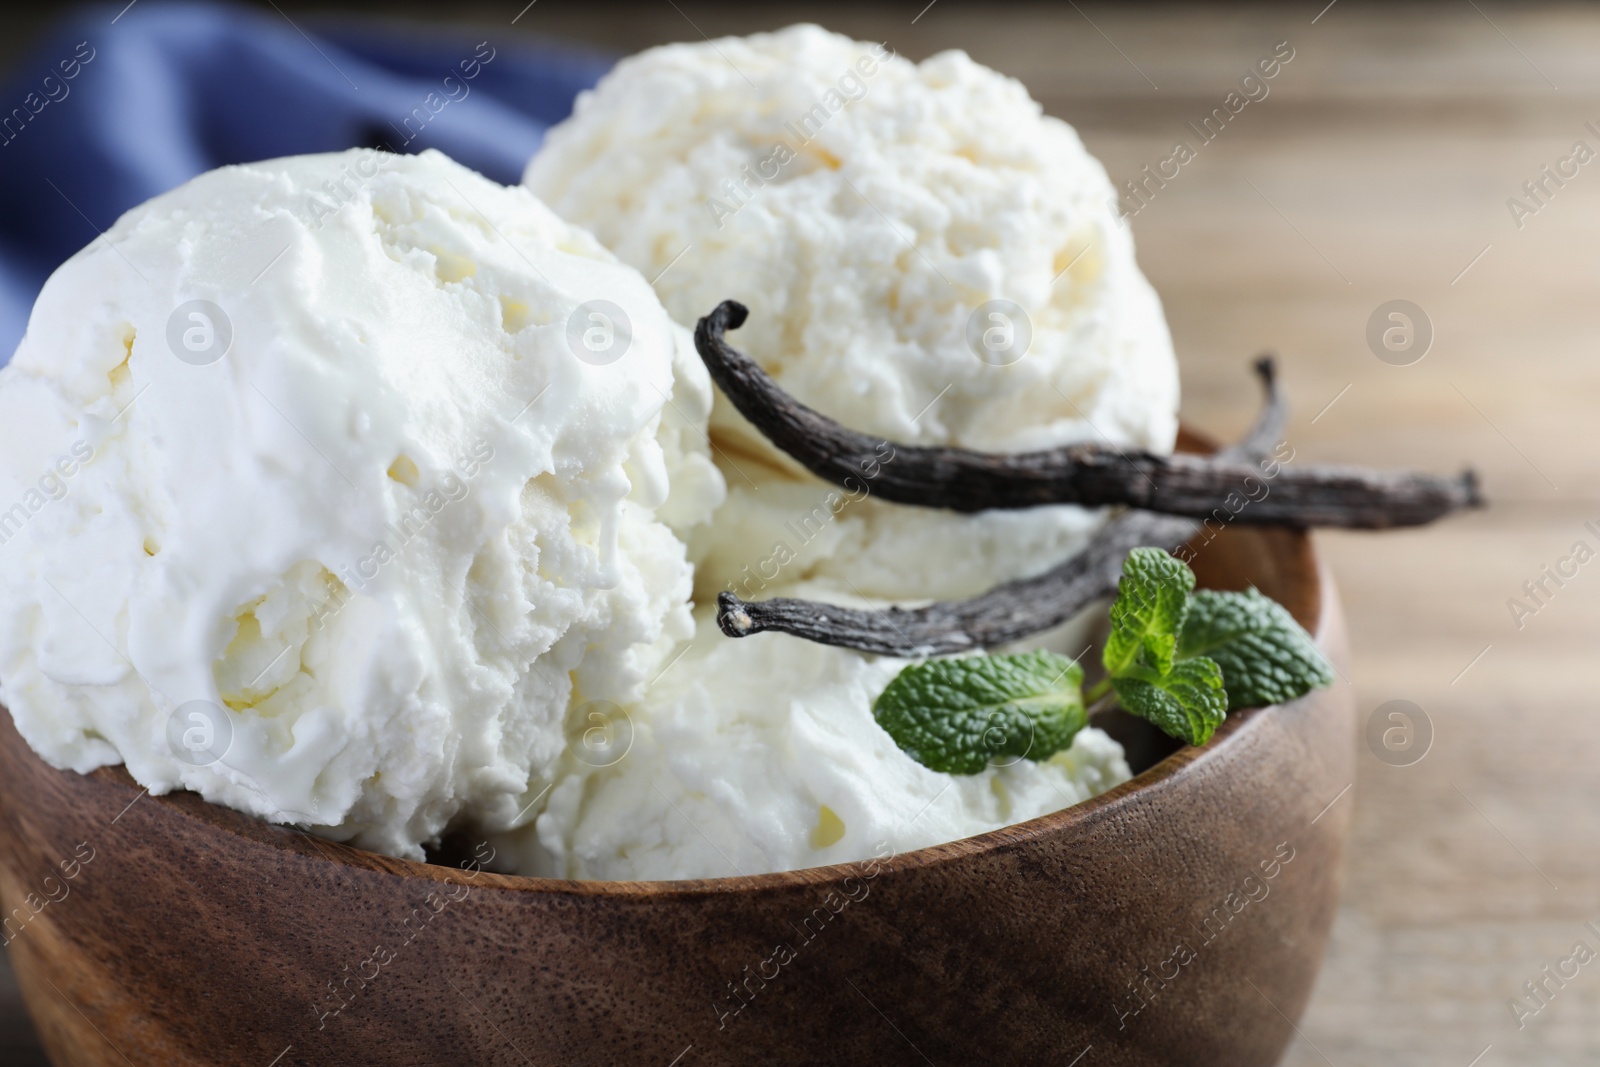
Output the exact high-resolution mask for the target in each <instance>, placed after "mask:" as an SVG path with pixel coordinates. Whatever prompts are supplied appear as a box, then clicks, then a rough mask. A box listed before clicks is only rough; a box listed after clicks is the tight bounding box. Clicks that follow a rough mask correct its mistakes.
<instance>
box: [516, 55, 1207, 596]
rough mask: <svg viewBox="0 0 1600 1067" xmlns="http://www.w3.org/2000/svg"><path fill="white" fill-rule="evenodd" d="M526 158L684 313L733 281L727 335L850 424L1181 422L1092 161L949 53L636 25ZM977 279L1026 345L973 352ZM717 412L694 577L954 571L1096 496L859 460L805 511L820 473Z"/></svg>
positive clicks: (1141, 288) (549, 188)
mask: <svg viewBox="0 0 1600 1067" xmlns="http://www.w3.org/2000/svg"><path fill="white" fill-rule="evenodd" d="M526 182H527V184H528V185H529V186H530V187H531V188H532V189H533V190H534V191H535V192H536V193H538V194H539V195H540V196H541V197H542V198H543V199H544V200H545V201H546V202H547V203H549V204H550V205H551V206H552V207H553V208H554V209H555V210H556V211H557V212H558V213H560V214H561V215H562V216H563V217H565V218H568V219H570V220H572V221H574V222H577V223H579V224H582V225H585V226H588V227H590V228H592V229H593V230H594V232H595V234H596V235H597V236H598V237H599V238H600V240H601V241H602V242H604V243H605V244H606V245H607V246H608V247H610V248H611V249H612V250H613V251H615V252H616V253H617V254H618V255H619V256H620V257H621V258H622V259H624V260H625V261H627V262H629V263H631V264H633V265H634V266H636V267H638V268H639V269H640V270H641V271H643V272H644V273H645V274H646V275H647V276H648V277H652V278H656V281H655V283H654V284H655V287H656V290H657V292H658V293H659V294H660V296H661V299H662V302H663V303H664V304H665V306H666V307H667V309H668V311H670V312H671V313H672V314H673V315H674V317H676V318H677V319H678V320H679V321H681V322H685V323H690V322H693V321H694V320H696V319H697V318H699V317H700V316H701V315H704V314H706V313H707V312H708V311H710V310H711V309H712V308H713V307H715V306H716V305H717V304H718V303H719V302H720V301H722V300H724V299H727V298H734V299H738V300H740V301H741V302H743V303H745V304H747V305H748V306H749V307H750V309H751V316H750V319H749V321H748V322H747V323H746V325H745V326H744V327H743V328H742V329H740V330H739V331H737V332H735V333H734V334H732V335H730V336H731V339H732V341H733V342H734V343H735V344H736V345H738V346H739V347H740V348H741V349H743V350H744V351H746V352H747V353H749V354H750V355H752V356H753V357H754V358H756V359H757V360H758V361H759V362H760V363H761V364H762V366H763V367H765V368H766V369H767V370H768V371H769V372H770V373H772V374H773V375H774V376H775V377H776V378H777V380H778V381H779V382H780V383H781V384H782V385H783V386H784V387H785V388H786V389H788V390H789V391H790V392H791V393H793V394H794V395H795V396H796V397H798V398H799V399H800V400H802V401H804V402H805V403H807V404H810V405H812V406H814V407H816V408H818V409H819V410H821V411H823V412H825V413H827V414H829V415H831V416H833V417H834V418H837V419H839V420H840V421H842V422H844V423H845V424H847V425H849V426H852V427H855V428H857V429H861V430H864V431H869V432H873V433H878V434H882V435H885V436H887V437H889V438H891V439H896V440H901V441H906V442H909V443H918V444H952V445H961V446H966V447H971V448H977V449H986V450H1021V449H1032V448H1043V447H1048V446H1053V445H1060V444H1066V443H1072V442H1078V441H1085V440H1095V439H1101V440H1108V441H1111V442H1113V443H1116V444H1118V445H1121V446H1125V447H1126V446H1138V447H1143V448H1150V449H1155V450H1166V449H1169V448H1170V447H1171V445H1172V442H1173V437H1174V434H1175V432H1176V417H1175V413H1176V410H1177V395H1178V387H1177V369H1176V363H1175V360H1174V358H1173V354H1172V344H1171V340H1170V337H1169V336H1168V333H1167V328H1166V323H1165V321H1164V319H1163V316H1162V312H1161V306H1160V303H1159V301H1158V300H1157V298H1156V295H1155V293H1154V291H1153V290H1152V289H1151V287H1150V285H1149V284H1148V283H1147V282H1146V281H1145V279H1144V277H1143V276H1142V275H1141V274H1140V272H1139V269H1138V266H1137V264H1136V263H1135V261H1134V255H1133V244H1132V238H1131V236H1130V234H1129V232H1128V231H1127V229H1126V228H1124V227H1122V226H1121V225H1120V224H1119V223H1118V222H1117V221H1116V220H1115V219H1114V217H1113V216H1112V215H1111V214H1110V213H1109V212H1108V210H1107V206H1106V205H1107V204H1108V202H1109V201H1110V200H1111V199H1112V198H1113V195H1114V193H1113V189H1112V187H1111V184H1110V181H1109V179H1108V178H1107V177H1106V174H1105V170H1104V168H1103V167H1101V165H1100V164H1099V163H1098V162H1097V161H1096V160H1095V159H1094V158H1093V157H1092V156H1090V155H1089V154H1088V152H1086V151H1085V150H1084V147H1083V145H1082V143H1081V142H1080V141H1079V139H1078V137H1077V134H1076V133H1075V132H1074V131H1073V130H1072V128H1071V127H1070V126H1068V125H1066V124H1065V123H1063V122H1061V121H1059V120H1057V119H1054V118H1050V117H1047V116H1044V115H1043V114H1042V112H1041V110H1040V108H1039V105H1038V104H1037V103H1035V102H1034V101H1033V100H1032V99H1030V98H1029V96H1028V94H1027V91H1026V90H1025V89H1024V88H1023V87H1022V86H1021V85H1020V84H1019V83H1018V82H1016V81H1014V80H1012V79H1010V78H1006V77H1003V76H1002V75H1000V74H997V73H995V72H994V71H991V70H988V69H986V68H984V67H981V66H979V65H978V64H976V63H974V62H972V61H971V60H970V59H968V58H967V56H966V55H965V54H963V53H960V52H946V53H942V54H940V55H937V56H934V57H932V58H931V59H928V60H927V61H925V62H923V63H921V64H912V63H910V62H908V61H906V60H904V59H901V58H899V57H895V56H892V55H889V54H887V52H886V50H884V49H882V48H880V47H879V46H876V45H869V44H862V43H859V42H854V41H851V40H849V39H848V38H845V37H841V36H838V35H835V34H830V33H827V32H825V31H823V30H821V29H819V28H817V27H815V26H795V27H791V28H790V29H787V30H784V31H782V32H779V33H773V34H759V35H756V36H753V37H748V38H730V39H723V40H719V41H716V42H714V43H713V42H707V43H701V44H687V45H673V46H669V47H665V48H658V49H653V50H651V51H648V52H645V53H643V54H641V55H638V56H635V57H632V58H630V59H627V60H624V61H623V62H622V63H621V64H619V65H618V66H617V68H616V69H615V70H614V71H613V72H612V73H611V74H609V75H608V76H607V77H606V78H605V79H603V80H602V81H601V83H600V85H599V86H598V87H597V88H596V89H595V90H593V91H592V92H587V93H584V94H582V95H581V96H580V97H579V99H578V103H577V107H576V110H575V113H574V115H573V117H572V118H570V119H569V120H567V121H566V122H564V123H562V124H561V125H560V126H558V127H556V128H555V129H554V130H553V131H551V134H550V136H549V139H548V141H547V143H546V145H545V147H544V148H543V149H542V150H541V151H540V152H539V154H538V155H536V156H535V157H534V159H533V161H532V162H531V163H530V164H529V167H528V171H527V175H526ZM994 300H1007V301H1011V302H1013V303H1014V304H1016V305H1018V306H1019V307H1020V308H1021V309H1022V311H1023V316H1022V317H1021V318H1018V317H1017V316H1015V315H1012V316H1010V317H1009V321H1010V322H1011V326H1012V331H1013V332H1012V337H1013V344H1014V345H1015V344H1016V341H1015V338H1016V337H1017V336H1018V334H1017V331H1018V330H1019V329H1022V327H1020V326H1019V325H1018V323H1020V322H1024V321H1025V322H1026V323H1027V324H1028V325H1029V327H1031V342H1030V343H1029V344H1028V347H1027V349H1026V352H1025V354H1022V353H1020V352H1019V351H1017V350H1016V349H1015V348H1013V349H1012V350H1011V351H1010V352H1009V353H1001V354H997V355H994V356H992V357H991V359H990V360H988V361H986V360H985V359H980V358H979V357H978V355H977V354H976V352H975V350H974V348H973V346H972V345H971V344H970V343H969V337H968V334H969V321H970V320H973V318H974V316H976V317H977V319H978V326H979V329H978V330H977V331H976V333H977V335H978V336H979V337H980V338H981V336H982V334H983V330H984V329H987V328H988V327H989V326H991V325H994V324H995V322H994V320H991V319H989V318H988V317H987V316H988V314H989V311H990V310H992V309H984V308H983V305H984V304H985V303H986V302H989V301H994ZM1001 326H1002V330H1003V326H1004V324H1003V323H1002V324H1001ZM998 336H1000V337H1002V339H1003V333H1002V334H1001V335H998ZM1008 360H1010V362H1009V363H1008V365H997V364H998V363H1003V362H1007V361H1008ZM712 425H713V437H714V439H715V440H717V441H718V443H719V445H720V451H719V452H718V454H717V458H718V462H719V464H720V465H721V466H722V468H723V471H724V473H725V474H726V476H727V479H728V485H729V502H728V504H727V506H725V507H724V508H723V510H722V513H721V514H720V515H719V517H718V521H717V523H716V524H715V525H714V526H713V527H710V528H708V529H707V530H706V531H705V533H704V535H703V536H702V537H701V538H698V539H696V540H695V542H694V543H693V544H692V546H691V547H692V554H693V556H694V558H695V560H696V565H697V575H696V586H697V592H698V594H699V595H700V596H701V597H702V598H704V597H706V596H709V595H711V594H713V593H715V592H716V591H717V590H719V589H723V588H730V587H731V588H734V589H736V590H738V591H741V592H744V593H747V594H748V595H760V594H762V593H764V592H766V591H770V590H772V589H774V588H777V587H781V586H782V585H784V584H787V583H792V582H796V581H800V580H807V581H810V582H812V583H814V584H816V585H817V586H818V587H820V588H823V589H832V590H835V591H837V592H838V593H839V594H840V595H860V596H867V597H880V598H884V599H898V600H908V599H922V598H928V597H950V596H965V595H971V594H974V593H977V592H979V591H981V590H983V589H985V588H988V587H990V586H992V585H994V584H996V583H998V582H1000V581H1003V580H1006V579H1009V578H1013V577H1018V576H1021V575H1024V574H1030V573H1035V572H1038V571H1041V570H1044V569H1047V568H1048V567H1050V566H1052V565H1054V564H1055V563H1057V562H1059V561H1060V560H1061V559H1064V558H1066V557H1067V556H1069V555H1071V554H1072V553H1074V552H1075V551H1077V550H1078V549H1079V548H1081V547H1082V545H1083V543H1084V541H1085V540H1086V539H1087V536H1088V535H1089V533H1091V532H1092V530H1093V528H1094V526H1095V525H1096V524H1097V522H1098V521H1099V519H1098V517H1097V516H1094V515H1090V514H1088V513H1085V512H1084V511H1082V510H1080V509H1075V508H1067V507H1059V508H1041V509H1035V510H1031V511H1028V512H1023V513H1010V514H998V513H990V514H980V515H973V516H961V515H951V514H945V513H940V512H933V511H908V510H907V509H906V508H904V507H900V506H896V505H884V504H880V503H879V502H878V501H876V500H874V499H872V498H871V497H870V483H869V484H868V485H867V492H868V495H867V496H866V498H864V499H861V500H858V501H856V502H853V503H851V504H850V505H849V506H848V507H846V508H843V509H841V510H839V511H838V513H837V515H835V516H834V517H833V520H830V521H828V522H825V523H822V524H821V525H824V526H826V527H828V529H826V530H825V531H823V532H822V533H820V534H810V533H807V532H806V531H805V530H804V529H803V528H804V527H805V526H806V525H807V524H806V523H805V517H806V516H807V515H809V514H811V513H812V512H813V511H814V510H815V508H816V506H817V504H818V503H821V502H825V501H826V492H827V490H826V489H823V488H822V487H820V486H819V485H818V484H817V483H816V482H815V481H814V480H813V479H811V478H810V477H809V476H808V475H806V474H805V473H804V472H802V471H800V470H799V469H798V468H797V467H796V466H795V465H794V464H793V463H792V462H791V461H789V460H788V459H787V458H786V457H783V456H781V455H780V454H778V453H776V452H775V451H774V450H773V449H772V448H771V446H770V445H768V444H767V443H766V441H765V440H764V439H763V438H761V437H760V435H759V434H756V433H755V432H754V431H753V430H752V429H751V428H750V427H749V426H748V424H746V423H745V422H744V420H743V419H741V418H740V417H739V416H738V414H737V413H736V412H734V411H732V410H731V408H729V407H728V406H727V405H726V403H725V402H724V401H721V400H720V399H719V401H718V405H717V407H716V409H715V411H714V413H713V416H712ZM824 510H825V511H830V512H831V511H833V510H834V509H833V508H832V507H825V508H824ZM834 520H836V521H834ZM796 523H798V524H799V526H798V527H797V526H796V525H795V524H796ZM811 525H816V523H812V524H811ZM775 555H776V556H784V555H794V556H796V557H798V560H797V561H796V562H792V563H787V564H783V565H781V566H777V567H775V566H774V565H773V564H772V563H771V562H770V560H771V559H772V558H773V557H774V556H775ZM763 564H765V566H764V567H763ZM746 568H750V569H751V570H750V571H749V572H747V570H746ZM763 570H765V571H766V572H769V573H767V574H763V573H762V571H763ZM774 570H776V571H778V572H779V573H777V574H772V573H770V572H773V571H774ZM750 573H754V574H755V575H756V576H757V578H758V579H760V582H762V583H764V584H763V585H752V584H751V583H750V578H749V574H750Z"/></svg>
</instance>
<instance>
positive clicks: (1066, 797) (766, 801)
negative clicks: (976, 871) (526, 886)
mask: <svg viewBox="0 0 1600 1067" xmlns="http://www.w3.org/2000/svg"><path fill="white" fill-rule="evenodd" d="M905 666H906V664H905V662H904V661H901V660H893V659H878V658H875V657H871V656H863V655H859V654H857V653H854V652H847V651H842V650H840V649H835V648H828V647H825V646H823V645H815V644H811V643H810V642H807V641H802V640H800V639H799V638H794V637H787V636H784V635H780V634H762V635H760V636H758V637H753V638H746V639H743V640H740V641H732V640H729V639H728V638H726V637H724V636H723V635H722V634H721V632H720V631H718V630H717V627H716V624H715V622H714V621H713V620H711V619H710V618H709V616H708V614H702V615H701V618H700V630H699V635H698V636H697V638H696V640H695V642H694V644H693V645H691V646H690V648H689V650H688V651H687V652H686V653H685V654H684V656H683V658H682V659H681V660H679V661H678V662H677V663H675V664H673V665H672V666H671V668H670V669H669V670H667V671H666V673H665V674H663V675H662V677H661V680H660V681H659V682H658V683H657V684H656V685H654V686H653V687H652V688H651V691H650V697H649V700H648V706H647V707H645V708H635V709H633V710H632V712H631V716H630V719H629V720H624V719H622V718H617V719H616V720H615V721H614V722H600V721H599V720H597V721H596V723H595V728H596V729H597V730H605V731H606V732H607V733H608V734H609V735H610V736H609V737H607V738H606V739H605V740H606V742H608V743H607V744H604V745H597V746H596V747H594V748H592V749H590V750H588V751H585V749H584V748H583V747H582V746H581V745H580V746H575V747H574V749H573V750H572V754H571V755H570V756H569V761H570V763H569V767H570V768H571V773H569V774H568V775H567V776H565V777H563V778H562V780H561V782H560V783H559V784H558V785H557V786H556V787H555V789H554V790H553V791H552V792H551V796H550V801H549V805H548V808H547V811H546V813H545V814H544V815H543V816H541V817H540V819H539V822H538V840H537V842H535V841H532V840H530V839H529V837H528V835H527V834H526V833H523V834H521V835H518V836H516V837H513V838H511V839H510V844H511V848H512V849H513V850H515V851H517V853H518V861H519V864H520V866H521V868H522V869H523V870H528V871H532V872H537V873H553V874H560V875H565V876H569V877H575V878H706V877H716V876H721V875H731V874H736V873H737V874H756V873H760V872H763V871H782V870H793V869H797V868H802V867H814V866H817V865H819V864H826V863H843V862H848V861H856V860H863V859H866V858H868V857H871V856H873V855H880V856H881V855H885V854H887V853H886V851H885V849H887V850H888V852H896V853H898V852H904V851H906V850H908V849H913V848H921V847H923V846H925V845H933V844H938V843H941V842H945V841H954V840H956V839H958V838H962V837H968V836H971V835H972V834H977V833H982V832H984V831H986V830H993V829H996V828H998V827H1001V826H1005V825H1008V824H1010V823H1014V822H1021V821H1023V820H1026V819H1031V818H1034V817H1036V816H1039V815H1043V814H1045V813H1047V812H1052V811H1056V810H1058V809H1061V808H1065V807H1070V806H1071V805H1073V804H1076V803H1079V802H1080V801H1083V800H1087V799H1088V798H1089V797H1091V796H1094V795H1096V794H1098V793H1102V792H1104V791H1105V790H1107V789H1110V788H1111V787H1112V786H1114V785H1117V784H1118V783H1120V782H1124V781H1127V779H1128V766H1127V763H1126V761H1125V760H1124V759H1123V755H1122V748H1121V746H1119V745H1118V744H1117V743H1116V742H1115V741H1113V740H1112V739H1111V738H1110V737H1108V736H1106V735H1105V734H1104V733H1102V732H1101V731H1099V730H1097V729H1094V728H1092V727H1091V728H1089V729H1086V730H1083V731H1081V732H1079V734H1078V735H1077V737H1076V738H1074V740H1073V744H1072V747H1071V748H1070V749H1068V750H1066V751H1065V752H1059V753H1057V754H1056V755H1055V756H1053V757H1051V758H1050V759H1049V760H1043V761H1038V762H1035V761H1033V760H1028V759H1021V760H1016V761H1008V762H1007V765H1005V766H997V767H993V768H991V769H989V770H985V771H983V772H982V773H980V774H973V775H948V774H941V773H938V772H936V771H931V770H929V769H928V768H926V767H924V766H922V765H921V764H920V763H918V762H916V761H915V760H913V759H912V758H911V757H910V756H908V755H906V754H905V753H904V752H902V751H900V749H899V748H897V747H896V746H895V743H894V741H893V740H892V739H891V738H890V737H889V735H888V734H886V733H885V732H884V731H883V730H882V728H880V727H879V726H878V724H877V722H876V721H874V719H873V717H872V710H871V709H872V701H873V700H874V699H875V698H876V697H877V695H878V694H879V693H881V692H882V691H883V688H884V686H886V685H888V684H889V682H890V681H891V680H892V679H893V678H894V676H895V675H896V674H897V673H899V671H900V670H901V668H903V667H905ZM596 740H597V741H599V740H601V739H600V738H598V737H597V738H596ZM630 742H631V747H629V746H630Z"/></svg>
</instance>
